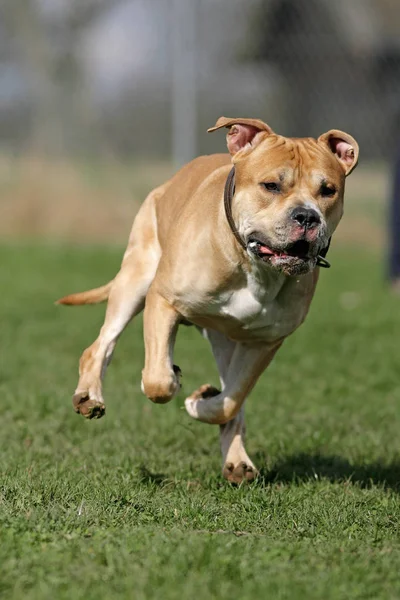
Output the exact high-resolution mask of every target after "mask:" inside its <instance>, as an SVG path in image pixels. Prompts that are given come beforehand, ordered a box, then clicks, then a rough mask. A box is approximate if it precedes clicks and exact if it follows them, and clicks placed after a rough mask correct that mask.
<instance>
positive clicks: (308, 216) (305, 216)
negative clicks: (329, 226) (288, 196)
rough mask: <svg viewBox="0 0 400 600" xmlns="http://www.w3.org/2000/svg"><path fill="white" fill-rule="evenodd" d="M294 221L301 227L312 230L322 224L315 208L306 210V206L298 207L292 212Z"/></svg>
mask: <svg viewBox="0 0 400 600" xmlns="http://www.w3.org/2000/svg"><path fill="white" fill-rule="evenodd" d="M291 217H292V219H293V221H296V223H298V224H299V225H301V227H305V228H306V229H311V228H312V227H316V226H317V225H319V224H320V223H321V219H320V216H319V214H318V213H317V211H316V210H314V209H313V208H305V207H304V206H298V207H297V208H295V209H294V210H293V211H292V215H291Z"/></svg>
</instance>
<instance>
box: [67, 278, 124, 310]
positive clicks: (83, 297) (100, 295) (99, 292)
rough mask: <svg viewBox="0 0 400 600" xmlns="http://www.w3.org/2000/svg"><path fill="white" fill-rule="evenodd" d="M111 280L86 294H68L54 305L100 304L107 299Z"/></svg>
mask: <svg viewBox="0 0 400 600" xmlns="http://www.w3.org/2000/svg"><path fill="white" fill-rule="evenodd" d="M112 283H113V280H111V281H109V282H108V283H106V284H105V285H102V286H101V287H98V288H95V289H94V290H88V291H87V292H78V293H77V294H69V295H68V296H64V297H63V298H60V299H59V300H57V301H56V304H67V305H69V306H76V305H78V304H100V302H105V301H106V300H107V299H108V295H109V293H110V290H111V286H112Z"/></svg>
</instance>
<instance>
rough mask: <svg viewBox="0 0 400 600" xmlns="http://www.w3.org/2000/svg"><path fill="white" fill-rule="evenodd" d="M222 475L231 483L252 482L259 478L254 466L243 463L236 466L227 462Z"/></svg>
mask: <svg viewBox="0 0 400 600" xmlns="http://www.w3.org/2000/svg"><path fill="white" fill-rule="evenodd" d="M222 475H223V476H224V477H225V479H226V480H227V481H229V482H230V483H235V484H239V483H243V482H244V481H247V482H250V481H254V480H255V479H256V478H257V475H258V471H257V469H256V468H255V466H254V465H252V464H249V463H246V462H244V461H241V462H239V463H237V464H236V465H235V464H234V463H233V462H226V463H225V464H224V467H223V469H222Z"/></svg>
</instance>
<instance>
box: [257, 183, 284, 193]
mask: <svg viewBox="0 0 400 600" xmlns="http://www.w3.org/2000/svg"><path fill="white" fill-rule="evenodd" d="M261 185H262V186H263V187H265V189H266V190H268V192H279V191H280V187H279V185H278V184H277V183H275V182H274V181H267V182H266V183H264V182H263V183H262V184H261Z"/></svg>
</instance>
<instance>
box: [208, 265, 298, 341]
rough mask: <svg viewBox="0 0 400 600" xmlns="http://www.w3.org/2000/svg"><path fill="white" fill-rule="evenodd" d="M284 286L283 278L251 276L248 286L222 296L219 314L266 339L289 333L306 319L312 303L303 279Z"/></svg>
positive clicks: (250, 333) (250, 334) (250, 332)
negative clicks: (304, 287) (288, 286)
mask: <svg viewBox="0 0 400 600" xmlns="http://www.w3.org/2000/svg"><path fill="white" fill-rule="evenodd" d="M291 288H293V289H283V286H282V282H281V281H279V280H273V281H271V280H264V279H259V278H255V277H253V276H252V275H251V274H250V275H249V276H248V278H247V285H246V286H245V287H243V288H241V289H238V290H235V291H233V292H231V293H230V294H226V295H225V296H224V297H223V298H221V302H220V305H219V314H220V315H221V316H222V315H223V316H226V317H231V318H232V319H234V320H235V321H236V322H238V323H240V325H241V328H242V329H244V330H247V331H248V332H249V337H252V334H254V335H256V336H257V337H259V336H261V337H262V338H265V339H266V340H269V339H274V338H280V337H283V336H286V335H289V334H290V333H291V332H292V331H294V330H295V329H296V328H297V327H298V326H299V325H300V324H301V322H302V321H303V319H304V317H305V315H306V312H307V308H308V303H307V302H306V301H305V296H304V289H303V286H302V284H301V281H300V279H299V280H294V281H293V282H292V285H291Z"/></svg>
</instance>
